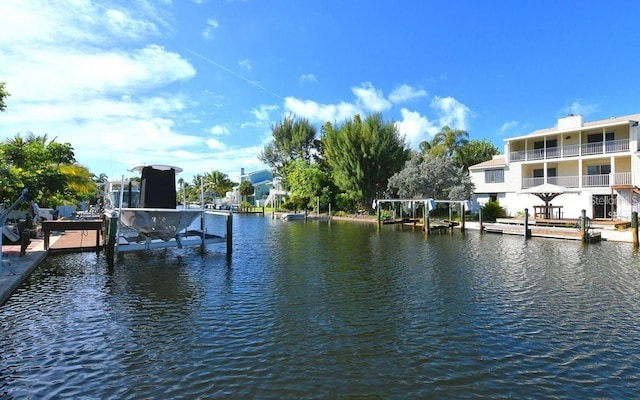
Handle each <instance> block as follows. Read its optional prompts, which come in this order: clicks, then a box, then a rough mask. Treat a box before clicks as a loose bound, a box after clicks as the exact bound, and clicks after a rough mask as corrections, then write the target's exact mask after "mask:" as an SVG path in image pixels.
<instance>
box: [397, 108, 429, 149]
mask: <svg viewBox="0 0 640 400" xmlns="http://www.w3.org/2000/svg"><path fill="white" fill-rule="evenodd" d="M400 115H401V116H402V120H401V121H399V122H396V127H397V128H398V132H400V133H401V134H403V135H404V136H405V137H406V139H407V141H408V142H409V144H410V146H411V147H414V148H415V147H418V145H419V144H420V142H422V141H423V140H429V139H430V136H433V135H435V134H436V133H437V132H438V127H437V126H436V125H435V124H434V122H432V121H429V118H427V117H425V116H424V115H421V114H420V113H419V112H416V111H409V110H407V109H406V108H402V109H401V110H400Z"/></svg>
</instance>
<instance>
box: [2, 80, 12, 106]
mask: <svg viewBox="0 0 640 400" xmlns="http://www.w3.org/2000/svg"><path fill="white" fill-rule="evenodd" d="M6 84H7V83H6V82H0V112H2V111H6V110H7V104H6V103H5V100H6V98H7V97H9V96H11V94H9V92H7V91H6V90H5V86H6Z"/></svg>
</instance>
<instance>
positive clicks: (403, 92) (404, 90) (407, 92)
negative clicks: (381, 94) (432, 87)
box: [389, 84, 427, 103]
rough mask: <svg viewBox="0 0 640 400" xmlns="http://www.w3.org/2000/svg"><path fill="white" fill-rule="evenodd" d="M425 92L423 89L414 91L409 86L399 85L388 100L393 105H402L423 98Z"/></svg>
mask: <svg viewBox="0 0 640 400" xmlns="http://www.w3.org/2000/svg"><path fill="white" fill-rule="evenodd" d="M426 95H427V91H426V90H423V89H415V88H413V87H411V86H409V85H406V84H404V85H400V86H398V87H397V88H395V89H394V90H393V91H392V92H391V94H390V95H389V100H391V101H392V102H393V103H404V102H407V101H411V100H414V99H417V98H420V97H425V96H426Z"/></svg>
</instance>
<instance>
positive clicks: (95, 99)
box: [0, 0, 204, 172]
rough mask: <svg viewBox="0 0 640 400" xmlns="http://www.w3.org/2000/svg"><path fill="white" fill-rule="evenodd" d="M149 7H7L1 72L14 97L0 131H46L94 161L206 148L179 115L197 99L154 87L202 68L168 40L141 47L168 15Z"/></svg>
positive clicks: (154, 158) (167, 158) (160, 158)
mask: <svg viewBox="0 0 640 400" xmlns="http://www.w3.org/2000/svg"><path fill="white" fill-rule="evenodd" d="M145 11H146V12H145V13H143V12H140V10H136V9H135V8H130V9H128V10H127V11H126V12H125V11H122V10H120V9H115V8H108V7H105V6H102V5H98V4H96V3H95V2H92V1H85V0H76V1H73V2H68V3H65V6H64V7H62V6H60V5H59V4H58V3H55V4H54V3H51V2H48V1H38V0H33V1H29V2H15V3H9V4H6V5H5V6H3V12H2V13H0V26H2V27H3V34H4V33H8V35H7V37H5V40H3V41H1V42H0V54H3V62H2V63H0V76H2V80H6V81H7V89H8V90H9V92H10V93H11V98H10V101H11V103H10V108H9V111H8V112H7V113H6V115H3V117H4V118H2V119H0V131H3V132H6V134H13V133H17V132H36V133H37V132H46V133H48V134H49V136H51V137H56V138H57V141H59V142H69V143H72V145H73V147H74V150H75V153H76V155H77V156H76V157H77V158H78V160H79V161H80V162H86V161H91V163H92V164H94V165H98V163H100V162H102V163H103V165H104V163H105V162H104V161H101V160H105V159H107V160H108V162H109V163H128V162H129V161H131V160H136V159H139V158H141V157H142V158H144V160H142V161H143V162H150V161H151V162H171V161H173V160H175V158H172V157H174V156H172V155H171V154H172V153H175V151H177V150H180V149H186V148H189V147H193V148H195V149H198V148H201V147H203V145H204V141H203V138H201V137H198V136H193V135H190V134H186V133H184V132H181V131H180V128H179V125H180V124H179V123H177V121H176V116H181V115H185V114H186V113H185V109H186V108H187V107H188V106H189V105H190V104H191V103H192V102H191V101H190V100H188V99H187V98H185V97H184V96H182V95H181V94H180V93H172V94H171V95H169V96H167V95H166V94H164V93H162V94H160V93H154V91H159V90H162V89H163V88H164V87H166V86H167V85H169V84H171V83H175V82H178V81H181V80H187V79H191V78H192V77H193V76H195V73H196V71H195V69H194V68H193V66H192V65H191V64H190V63H189V62H188V61H186V60H185V59H184V58H182V56H181V55H179V54H177V53H174V52H171V51H167V50H166V49H165V48H164V47H163V46H161V45H157V44H153V43H147V44H142V45H140V46H137V47H136V43H137V41H139V40H141V39H144V38H145V37H147V38H151V37H155V36H156V35H157V34H158V32H157V31H158V28H157V25H156V22H158V21H160V19H156V17H155V15H156V13H154V12H153V10H152V8H145ZM136 12H138V15H144V16H149V17H148V18H142V17H136ZM14 18H18V19H14ZM9 37H12V38H14V39H15V40H8V38H9ZM120 40H122V41H123V42H122V43H124V44H122V43H121V42H119V41H120ZM150 144H153V145H152V146H150ZM128 166H130V164H129V165H128ZM99 172H102V171H99ZM105 172H107V171H105Z"/></svg>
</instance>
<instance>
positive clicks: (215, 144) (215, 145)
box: [207, 138, 227, 150]
mask: <svg viewBox="0 0 640 400" xmlns="http://www.w3.org/2000/svg"><path fill="white" fill-rule="evenodd" d="M207 146H209V148H210V149H213V150H224V149H226V147H227V146H226V145H225V144H224V143H222V142H221V141H219V140H218V139H213V138H211V139H207Z"/></svg>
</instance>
